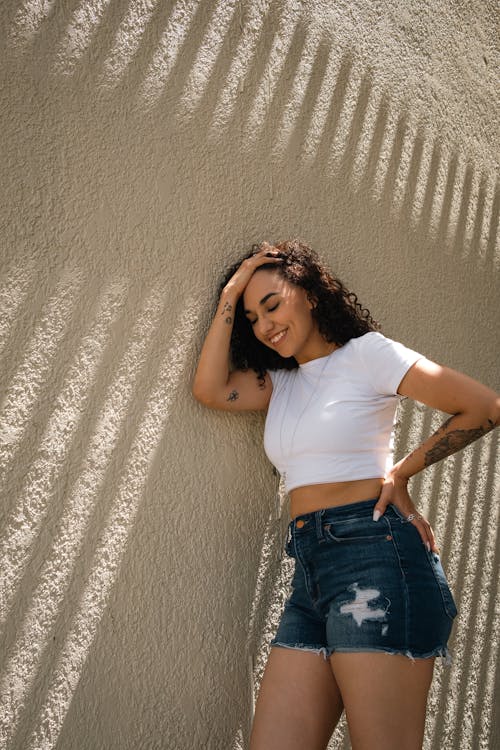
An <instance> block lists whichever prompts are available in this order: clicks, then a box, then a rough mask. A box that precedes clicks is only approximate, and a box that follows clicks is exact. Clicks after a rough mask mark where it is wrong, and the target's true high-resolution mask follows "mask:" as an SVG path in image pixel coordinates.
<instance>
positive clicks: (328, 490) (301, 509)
mask: <svg viewBox="0 0 500 750" xmlns="http://www.w3.org/2000/svg"><path fill="white" fill-rule="evenodd" d="M383 483H384V480H383V478H382V477H379V478H377V479H355V480H353V481H351V482H328V483H326V484H308V485H306V486H304V487H297V488H296V489H294V490H291V491H290V515H291V517H292V520H293V519H294V518H295V517H296V516H301V515H302V514H303V513H313V512H314V511H315V510H322V509H323V508H331V507H333V506H336V505H347V504H348V503H358V502H361V501H362V500H371V499H372V498H375V497H378V496H379V495H380V492H381V489H382V485H383Z"/></svg>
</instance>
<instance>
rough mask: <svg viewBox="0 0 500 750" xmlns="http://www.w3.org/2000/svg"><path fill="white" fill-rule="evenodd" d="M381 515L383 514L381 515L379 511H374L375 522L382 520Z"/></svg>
mask: <svg viewBox="0 0 500 750" xmlns="http://www.w3.org/2000/svg"><path fill="white" fill-rule="evenodd" d="M380 515H381V513H380V511H379V510H374V511H373V520H374V521H378V519H379V518H380Z"/></svg>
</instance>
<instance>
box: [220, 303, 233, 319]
mask: <svg viewBox="0 0 500 750" xmlns="http://www.w3.org/2000/svg"><path fill="white" fill-rule="evenodd" d="M232 310H233V306H232V305H230V304H229V302H226V303H225V304H224V307H223V308H222V312H221V315H226V313H229V312H232ZM225 322H226V323H227V324H228V325H229V324H230V323H232V322H233V319H232V317H231V316H230V315H227V317H226V320H225Z"/></svg>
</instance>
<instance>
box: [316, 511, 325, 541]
mask: <svg viewBox="0 0 500 750" xmlns="http://www.w3.org/2000/svg"><path fill="white" fill-rule="evenodd" d="M324 512H325V509H324V508H322V509H321V510H317V511H316V513H315V514H314V515H315V516H316V536H317V538H318V539H323V524H322V521H323V513H324Z"/></svg>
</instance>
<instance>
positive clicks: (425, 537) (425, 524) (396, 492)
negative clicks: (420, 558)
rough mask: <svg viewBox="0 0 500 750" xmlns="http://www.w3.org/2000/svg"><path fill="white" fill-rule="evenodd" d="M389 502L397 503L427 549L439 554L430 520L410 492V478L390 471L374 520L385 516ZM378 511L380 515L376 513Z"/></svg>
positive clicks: (376, 506)
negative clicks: (420, 510)
mask: <svg viewBox="0 0 500 750" xmlns="http://www.w3.org/2000/svg"><path fill="white" fill-rule="evenodd" d="M389 504H392V505H395V506H396V508H397V509H398V510H399V511H400V512H401V513H402V514H403V516H404V517H405V518H407V519H408V521H409V522H411V523H412V524H413V525H414V526H415V527H416V528H417V531H418V533H419V534H420V536H421V537H422V542H423V543H424V544H425V546H426V547H427V549H428V550H430V551H432V552H437V553H438V554H439V549H438V547H437V545H436V540H435V538H434V532H433V531H432V527H431V525H430V523H429V521H428V520H427V519H426V518H424V517H423V515H422V514H421V513H419V512H418V510H417V509H416V507H415V505H414V503H413V500H412V499H411V497H410V495H409V493H408V480H407V479H404V478H401V477H397V476H395V475H394V474H391V473H390V472H389V474H388V476H387V478H386V480H385V482H384V484H383V485H382V492H381V493H380V497H379V499H378V501H377V504H376V505H375V508H374V513H373V520H374V521H378V519H379V518H380V516H383V514H384V513H385V511H386V508H387V506H388V505H389ZM377 511H378V513H379V515H376V513H377Z"/></svg>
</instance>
